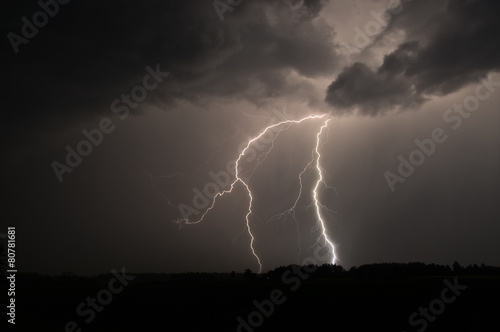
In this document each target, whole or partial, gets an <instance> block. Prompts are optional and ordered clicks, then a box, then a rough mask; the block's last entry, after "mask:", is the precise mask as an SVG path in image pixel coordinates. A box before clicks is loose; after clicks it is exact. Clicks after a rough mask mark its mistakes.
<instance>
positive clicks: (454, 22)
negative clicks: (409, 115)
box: [326, 0, 500, 114]
mask: <svg viewBox="0 0 500 332" xmlns="http://www.w3.org/2000/svg"><path fill="white" fill-rule="evenodd" d="M424 3H425V2H424ZM418 6H419V2H412V3H411V4H410V5H409V6H408V8H406V9H405V11H403V12H402V13H400V14H399V15H400V16H395V19H394V20H393V21H392V22H391V25H390V27H389V28H388V29H387V31H386V33H390V32H391V31H394V30H397V29H403V30H405V31H407V35H408V38H416V39H415V40H414V39H412V40H407V42H405V43H404V44H402V45H400V46H399V47H398V48H397V49H396V50H395V51H394V52H392V53H391V54H389V55H387V56H386V57H385V59H384V62H383V64H382V65H381V66H380V67H379V68H378V69H377V70H376V71H375V70H371V69H369V68H367V67H366V66H364V65H362V64H353V65H352V66H351V67H350V68H346V69H344V71H343V72H342V73H341V74H340V75H339V76H338V77H337V79H336V80H335V81H334V82H332V84H331V85H330V86H329V87H328V90H327V96H326V101H327V102H328V103H330V104H331V105H332V106H335V107H342V108H347V109H351V110H352V109H354V108H356V107H358V108H359V109H360V111H361V113H363V114H376V113H379V112H381V111H382V112H383V111H386V110H389V109H392V108H407V107H413V106H415V105H418V104H420V103H422V102H423V101H424V100H425V99H426V98H427V97H430V96H433V95H447V94H450V93H452V92H455V91H457V90H459V89H460V88H462V87H464V86H466V85H467V84H469V83H471V82H474V81H476V80H477V77H478V76H482V75H485V74H487V73H488V72H494V71H498V70H499V69H500V58H499V57H498V54H500V42H499V39H498V36H499V34H500V21H499V20H498V13H499V12H500V3H498V2H497V1H493V0H473V1H471V0H450V1H449V2H448V6H447V8H446V12H437V13H433V14H430V13H428V12H419V11H417V10H414V9H416V7H418ZM422 6H424V5H422ZM417 14H420V15H422V16H423V15H426V16H427V20H428V21H429V22H431V23H430V24H429V25H428V26H424V27H423V26H422V21H425V19H424V18H425V17H422V20H420V21H418V20H416V19H415V18H413V19H411V20H410V19H406V18H407V16H411V15H417ZM429 17H430V18H429ZM417 22H418V29H417V26H415V25H416V24H417ZM416 30H420V32H419V33H416V32H415V31H416ZM422 30H423V31H425V33H424V34H422ZM408 38H407V39H408Z"/></svg>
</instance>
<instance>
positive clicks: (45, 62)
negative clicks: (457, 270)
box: [0, 0, 500, 275]
mask: <svg viewBox="0 0 500 332" xmlns="http://www.w3.org/2000/svg"><path fill="white" fill-rule="evenodd" d="M228 2H229V3H232V5H231V6H229V5H227V4H226V2H225V1H220V2H214V1H212V0H203V1H200V0H184V1H140V2H138V1H70V2H69V1H62V0H61V1H60V3H58V4H57V3H56V2H54V1H52V2H51V1H47V3H50V4H52V5H50V6H49V5H47V6H48V7H47V6H46V8H45V12H47V13H48V14H41V13H43V10H44V9H43V8H42V7H41V6H40V5H39V4H37V2H36V1H24V0H23V1H5V2H4V8H3V9H2V11H1V15H2V18H1V20H0V21H1V28H2V34H3V36H4V37H3V41H2V44H1V61H0V67H1V73H2V79H3V81H4V84H2V86H3V88H2V109H3V117H2V118H3V120H2V122H1V123H2V124H1V126H2V128H1V133H2V140H1V148H2V159H3V160H2V162H1V165H2V167H1V170H2V173H1V187H2V199H1V200H2V203H3V204H2V209H1V219H0V220H1V221H0V226H1V228H0V233H6V232H7V231H6V230H7V227H8V226H16V230H17V232H16V233H17V264H18V266H19V270H20V271H29V272H38V273H44V274H60V273H62V272H63V271H71V272H73V273H76V274H83V275H93V274H97V273H106V272H109V271H111V269H120V268H121V267H126V269H127V271H132V272H135V273H140V272H167V273H169V272H187V271H200V272H229V271H231V270H235V271H243V270H244V269H246V268H251V269H252V270H253V271H256V270H258V265H257V263H256V260H255V257H254V256H253V255H252V253H251V251H250V249H249V243H250V236H249V233H248V231H247V229H246V225H245V215H246V213H247V209H248V197H247V196H246V191H245V189H244V187H242V186H241V185H237V186H236V187H235V189H234V190H233V192H232V194H231V195H225V196H223V198H221V199H219V200H217V204H216V206H215V208H214V209H213V210H211V211H210V212H209V213H208V214H207V215H206V217H205V219H204V220H203V222H201V223H199V224H196V225H185V226H184V227H182V228H179V224H178V223H175V222H173V221H174V220H177V219H179V218H182V217H183V216H182V214H181V211H180V209H179V206H180V205H181V206H189V207H191V208H192V207H193V198H194V197H195V194H196V192H197V190H200V191H201V192H203V190H204V188H205V186H206V185H207V184H208V183H211V182H213V181H214V180H213V174H221V173H226V174H228V173H227V167H228V165H230V164H231V162H234V161H235V159H236V158H237V157H238V154H239V153H240V152H241V150H242V147H244V146H245V144H246V143H247V142H248V140H249V139H252V138H253V137H255V136H257V135H258V134H259V133H260V132H261V131H262V130H263V129H264V128H265V127H266V126H268V125H270V124H272V123H276V122H277V121H283V119H284V118H286V119H293V120H298V119H301V118H303V117H305V116H311V115H324V117H323V118H322V119H327V118H331V120H330V122H329V123H328V127H327V128H326V129H325V131H324V132H323V134H324V135H322V139H323V140H322V144H321V145H320V152H321V166H322V169H323V174H324V180H325V183H326V184H327V185H328V186H322V187H321V188H320V190H319V198H320V200H321V203H322V204H324V205H325V207H327V208H328V209H329V211H330V213H326V210H324V212H325V213H324V214H323V216H324V220H325V226H326V228H327V231H328V235H329V237H330V239H331V240H332V242H333V243H334V244H335V251H336V255H337V258H338V259H339V260H340V261H339V262H340V264H341V265H342V266H344V267H345V268H349V267H352V266H358V265H361V264H367V263H381V262H414V261H420V262H425V263H437V264H445V265H446V264H449V265H451V264H452V263H453V262H454V261H458V262H460V264H462V265H468V264H481V263H485V264H487V265H497V266H498V265H500V256H499V253H500V241H498V235H499V234H500V223H499V221H500V218H499V217H500V208H499V202H500V197H499V196H500V185H499V184H500V179H499V165H500V155H499V145H500V133H499V124H500V113H499V109H498V108H499V106H498V105H499V104H500V75H499V71H500V42H499V40H500V39H499V37H498V36H500V20H499V19H498V17H499V14H500V3H499V2H498V1H495V0H448V1H435V0H413V1H402V2H401V3H399V2H398V1H394V0H391V1H385V0H384V1H383V0H380V1H376V0H373V1H368V0H354V1H347V0H345V1H344V0H331V1H324V0H288V1H274V0H267V1H264V0H242V1H240V0H233V1H228ZM54 4H57V6H56V5H54ZM214 4H215V5H214ZM33 22H35V23H36V24H38V27H37V26H36V25H34V24H33ZM322 119H312V120H308V121H304V122H302V123H300V124H297V125H293V126H289V128H288V129H287V130H283V131H281V132H280V133H279V135H278V136H277V138H276V140H275V141H274V144H272V150H271V151H270V153H269V154H267V155H266V156H267V158H263V157H262V156H263V155H262V156H261V159H257V157H256V158H255V159H253V161H251V162H250V163H248V164H247V166H248V167H251V165H252V162H253V165H254V164H255V162H256V161H257V160H258V161H259V162H260V161H261V162H260V163H259V165H258V168H255V171H254V172H252V174H251V177H250V179H249V181H248V183H249V186H250V188H251V189H252V193H253V213H252V215H251V216H250V225H251V229H252V232H253V235H254V236H255V241H254V248H255V250H256V252H257V253H258V255H259V256H260V259H261V261H262V264H263V271H267V270H269V269H272V268H275V267H277V266H280V265H287V264H293V263H300V262H302V261H303V260H304V259H305V258H307V257H311V256H312V255H313V248H314V244H315V241H316V239H317V237H318V233H317V229H316V230H315V229H314V226H315V223H316V218H315V215H314V213H313V210H314V209H313V207H312V206H311V190H312V188H313V186H314V183H315V181H316V175H315V173H314V172H313V171H312V170H310V171H308V172H307V173H306V174H305V175H304V191H305V193H304V196H303V197H302V198H301V200H300V201H299V203H298V205H297V209H296V214H295V216H296V220H297V223H295V222H294V221H293V220H292V219H291V218H288V219H286V220H284V219H282V220H277V221H273V220H271V221H270V220H269V219H270V218H271V217H272V216H273V215H276V214H277V213H280V212H282V211H284V210H286V209H288V208H289V207H290V206H291V205H292V204H293V202H294V200H295V198H296V197H297V194H298V191H299V177H298V175H299V173H300V172H301V171H302V170H303V169H304V167H305V166H306V165H307V163H308V162H309V161H310V160H311V158H312V151H313V149H314V147H315V144H316V141H315V140H316V134H317V133H318V130H319V129H320V127H321V126H322V124H323V123H324V121H323V120H322ZM88 137H90V138H88ZM92 140H93V141H94V143H92ZM82 142H83V143H82ZM89 142H90V143H89ZM257 143H258V142H257ZM259 146H260V147H261V148H262V150H258V149H257V148H256V147H254V150H253V151H260V152H259V153H262V154H265V152H266V151H268V150H269V148H271V144H270V143H263V142H260V145H259ZM78 150H80V151H82V152H83V153H80V154H86V155H85V156H80V157H78V156H75V153H78ZM68 151H73V152H68ZM68 154H70V155H72V156H70V157H68ZM246 157H248V158H249V159H251V158H250V155H247V156H246ZM412 162H413V164H412ZM70 164H71V165H70ZM249 169H250V168H247V171H248V170H249ZM210 174H212V176H211V175H210ZM233 180H234V176H233V177H232V179H231V181H233ZM203 212H204V210H203V209H200V211H199V213H200V214H198V215H197V216H196V215H194V214H193V215H191V216H190V219H192V220H195V219H196V217H199V216H200V215H201V214H202V213H203Z"/></svg>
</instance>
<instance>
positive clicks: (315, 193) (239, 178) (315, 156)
mask: <svg viewBox="0 0 500 332" xmlns="http://www.w3.org/2000/svg"><path fill="white" fill-rule="evenodd" d="M324 117H325V114H323V115H310V116H307V117H304V118H302V119H299V120H284V121H281V122H278V123H275V124H272V125H270V126H268V127H266V128H264V130H263V131H262V132H260V134H258V135H257V136H255V137H254V138H252V139H251V140H249V141H248V142H247V144H246V146H245V148H244V149H243V150H242V151H241V152H240V154H239V155H238V158H237V159H236V165H235V166H236V172H235V173H236V174H235V180H234V181H233V182H232V183H231V185H230V187H229V189H227V190H223V191H221V192H218V193H217V194H216V195H215V196H214V197H213V198H212V203H211V205H210V206H209V207H208V208H207V209H206V210H205V212H204V213H203V214H202V215H201V216H200V217H199V218H198V219H197V220H194V221H191V220H189V219H186V218H183V219H177V220H175V221H174V222H176V223H178V224H179V225H181V226H182V225H192V224H197V223H200V222H201V221H203V219H204V218H205V216H206V215H207V214H208V213H209V212H210V211H211V210H212V209H213V208H214V207H215V204H216V202H217V199H218V198H219V197H222V196H224V195H225V194H229V193H231V192H232V191H233V189H234V188H235V186H236V185H237V184H238V183H240V184H241V185H243V187H244V188H245V189H246V191H247V193H248V198H249V202H248V210H247V213H246V215H245V221H246V228H247V231H248V234H249V235H250V250H251V252H252V254H253V256H254V257H255V258H256V260H257V263H258V265H259V273H261V272H262V262H261V260H260V257H259V255H258V254H257V252H256V251H255V248H254V242H255V237H254V235H253V233H252V229H251V227H250V216H251V214H252V212H253V211H252V207H253V205H252V204H253V199H254V198H253V195H252V190H251V189H250V186H249V184H248V180H245V179H244V178H243V177H242V175H241V174H240V161H241V160H242V158H243V157H244V156H245V154H246V153H247V151H248V150H249V149H250V146H251V145H252V144H254V143H256V142H257V141H258V140H259V139H261V138H262V137H263V136H264V135H266V133H268V132H269V131H270V130H272V129H275V128H277V127H279V126H282V125H293V124H299V123H302V122H304V121H307V120H312V119H323V118H324ZM329 121H330V119H327V120H325V122H324V123H323V125H322V126H321V128H320V129H319V131H318V132H317V134H316V146H315V148H314V150H313V152H312V155H313V158H312V160H311V161H310V162H309V163H308V164H307V166H306V167H305V168H304V169H303V171H302V172H301V173H300V175H299V182H300V191H299V195H298V197H297V199H296V200H295V202H294V204H293V206H292V207H291V208H290V209H288V210H287V211H285V212H283V213H281V214H279V215H277V216H275V217H273V218H271V220H276V219H280V218H282V217H284V216H286V215H288V214H290V215H292V217H293V218H294V219H295V208H296V206H297V203H298V201H299V200H300V198H301V196H302V189H303V185H302V177H303V175H304V173H305V172H306V171H307V170H308V169H309V168H311V166H312V165H313V164H314V161H316V164H315V169H316V174H317V176H318V180H317V182H316V185H315V187H314V189H313V191H312V198H313V200H314V206H315V211H316V217H317V226H318V227H319V228H320V229H321V235H320V237H319V238H318V241H317V244H318V245H321V246H322V247H325V246H326V247H327V249H328V253H329V254H330V255H331V256H332V264H334V263H335V260H336V256H335V247H334V245H333V243H332V241H331V240H330V239H329V237H328V234H327V230H326V227H325V222H324V220H323V217H322V215H321V209H326V207H325V206H323V205H322V204H321V203H320V202H319V198H318V190H319V187H320V185H321V184H322V183H323V184H325V182H324V180H323V170H322V168H321V164H320V158H321V154H320V152H319V149H320V142H321V135H322V133H323V131H324V129H325V128H326V127H327V126H328V122H329ZM283 130H285V129H279V130H278V132H277V134H276V135H275V136H274V138H273V140H272V145H271V148H270V149H269V150H268V151H267V152H266V153H265V154H264V157H263V158H260V157H259V159H258V162H257V165H256V166H255V167H254V168H253V169H252V170H255V169H256V168H257V167H258V166H259V164H260V163H261V162H262V161H263V160H264V159H265V158H266V157H267V155H268V154H269V153H270V151H271V149H272V148H273V146H274V141H275V140H276V137H277V136H278V134H279V133H280V132H281V131H283ZM325 186H326V184H325ZM327 187H328V186H327ZM327 211H328V210H327ZM295 221H296V220H295ZM320 242H322V243H320ZM299 245H300V241H299Z"/></svg>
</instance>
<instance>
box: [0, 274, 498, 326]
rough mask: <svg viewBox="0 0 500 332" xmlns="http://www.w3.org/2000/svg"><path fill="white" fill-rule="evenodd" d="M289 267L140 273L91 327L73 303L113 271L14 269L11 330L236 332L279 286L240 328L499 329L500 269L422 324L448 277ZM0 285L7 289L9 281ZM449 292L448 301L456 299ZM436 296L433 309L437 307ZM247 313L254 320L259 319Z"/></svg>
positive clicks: (462, 278) (472, 278)
mask: <svg viewBox="0 0 500 332" xmlns="http://www.w3.org/2000/svg"><path fill="white" fill-rule="evenodd" d="M284 271H285V272H284ZM286 271H287V270H286V269H282V270H279V271H275V272H276V273H275V274H274V275H264V276H260V277H257V276H255V275H249V274H247V275H243V274H236V275H233V276H231V275H230V274H183V275H166V274H138V275H135V279H134V280H132V281H130V283H129V284H128V285H127V286H126V287H124V288H123V290H122V291H121V292H119V293H117V294H115V295H113V297H112V299H111V301H110V303H109V304H107V305H105V306H103V309H102V312H97V313H96V315H95V319H93V320H91V321H89V323H86V322H85V321H84V320H85V319H88V318H89V317H90V315H89V314H88V313H87V314H85V315H83V314H80V315H79V314H77V312H76V309H77V307H78V306H79V304H80V303H82V302H84V301H86V299H87V297H96V296H97V294H98V293H99V291H101V290H102V289H109V281H110V280H111V279H113V278H114V276H113V275H112V274H106V275H100V276H98V277H93V278H82V277H76V276H59V277H44V276H38V275H34V274H18V275H17V282H16V288H17V293H16V303H17V308H16V326H15V328H14V329H12V328H9V329H8V330H15V331H61V332H63V331H66V329H65V326H66V324H67V322H69V321H74V322H76V323H77V324H78V326H79V327H80V328H81V331H237V328H238V324H239V323H238V321H237V317H239V316H240V317H242V318H243V319H244V320H245V321H247V319H248V317H249V314H250V313H252V312H253V311H255V310H257V309H256V307H255V306H254V304H253V302H254V301H255V300H256V301H258V302H259V303H262V302H263V301H264V303H268V302H267V301H266V300H269V299H270V294H271V292H272V291H273V290H279V291H281V292H283V295H284V297H286V299H285V300H284V302H283V303H281V304H275V305H274V310H273V313H272V314H271V315H269V317H264V316H261V317H262V318H263V322H262V323H261V325H260V326H257V327H251V326H250V325H249V326H248V327H247V328H240V331H245V332H248V331H252V330H253V331H286V330H293V331H297V330H300V331H317V330H324V331H326V330H328V331H408V332H410V331H417V330H418V329H420V331H424V330H425V331H471V332H472V331H498V326H499V324H498V318H497V317H498V315H499V309H500V276H499V275H496V276H495V275H470V274H469V275H467V274H462V275H458V277H457V283H458V284H460V285H465V286H467V289H465V290H460V291H459V292H460V295H459V296H456V298H455V300H454V301H453V302H452V303H449V304H444V311H443V313H442V314H439V315H437V316H435V318H434V315H432V313H429V314H430V315H432V316H431V317H430V318H431V319H430V320H433V321H432V322H429V320H427V326H426V327H425V326H424V323H423V320H424V318H422V317H421V316H419V317H417V318H416V321H418V319H421V320H420V321H419V322H418V323H414V326H412V325H410V323H409V317H410V315H411V314H412V313H414V312H417V311H418V310H419V308H420V307H429V305H430V303H431V301H433V300H435V299H440V298H441V293H442V291H443V289H444V288H447V286H446V284H445V283H444V280H449V281H450V282H451V284H453V283H454V279H455V277H456V275H454V274H453V273H451V274H450V275H443V276H412V277H410V276H397V277H394V278H391V277H388V276H384V277H382V276H380V275H375V276H374V275H369V276H366V275H364V276H358V277H345V276H346V275H347V274H340V275H335V276H330V277H328V278H324V276H321V275H320V276H317V275H313V274H308V273H304V272H303V274H302V275H303V276H305V277H307V279H306V280H301V281H300V284H299V283H298V280H299V278H298V277H297V274H296V273H294V272H286ZM290 271H291V270H290ZM278 272H279V273H278ZM296 272H297V271H296ZM283 273H287V274H286V276H285V281H286V282H284V280H283V279H282V278H280V277H282V276H283ZM127 274H128V273H127ZM132 275H133V274H132ZM273 276H274V278H273ZM2 283H3V284H2V289H3V290H5V289H6V288H5V287H6V284H5V278H2ZM118 285H119V284H118V283H117V284H115V287H118ZM3 290H2V292H3ZM279 291H277V292H279ZM447 292H448V293H446V294H445V295H446V296H447V297H448V298H450V297H452V296H453V293H452V292H451V291H447ZM280 300H282V301H283V296H281V297H280ZM437 302H439V301H434V304H433V305H435V306H436V308H437V309H435V310H440V307H439V303H437ZM441 303H443V302H441ZM85 308H87V309H88V308H89V307H87V306H85ZM4 315H5V314H4ZM4 315H3V316H4ZM253 317H254V319H259V315H255V314H254V315H253ZM3 319H5V317H4V318H3ZM9 325H10V324H9ZM254 325H257V323H254ZM10 327H12V326H10ZM424 327H425V328H424ZM68 331H71V329H68ZM75 331H79V330H78V329H75Z"/></svg>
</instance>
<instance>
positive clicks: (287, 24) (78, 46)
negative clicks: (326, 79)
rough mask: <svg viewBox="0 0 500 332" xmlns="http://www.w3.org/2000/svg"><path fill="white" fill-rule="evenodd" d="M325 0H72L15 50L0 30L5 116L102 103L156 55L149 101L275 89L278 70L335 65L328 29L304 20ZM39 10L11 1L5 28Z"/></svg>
mask: <svg viewBox="0 0 500 332" xmlns="http://www.w3.org/2000/svg"><path fill="white" fill-rule="evenodd" d="M323 4H324V1H294V3H293V5H289V4H287V3H285V2H283V1H252V2H249V1H246V2H243V3H241V4H240V5H238V6H237V7H235V8H234V10H233V11H232V12H229V11H228V12H226V13H224V18H225V19H224V21H220V20H219V17H218V15H217V13H216V11H215V9H214V7H213V4H212V2H211V1H204V2H201V1H194V0H192V1H162V2H158V1H144V2H141V5H140V6H139V5H138V4H137V3H135V2H132V1H120V2H117V1H108V2H105V3H103V2H97V1H86V2H83V3H75V2H71V3H69V4H67V5H64V6H60V8H59V13H58V14H57V15H56V16H55V17H54V18H52V19H51V20H50V22H49V24H48V25H47V26H45V27H43V28H40V31H39V33H38V34H37V36H35V37H34V38H33V39H32V40H30V42H29V43H28V44H27V45H24V44H21V45H20V46H19V49H20V52H19V54H17V55H16V54H14V51H13V49H12V47H11V45H10V43H9V41H8V40H7V38H5V39H4V44H3V46H2V47H3V51H2V53H3V54H4V56H5V57H6V60H7V61H3V63H2V65H1V67H2V73H3V75H4V76H5V77H7V79H8V83H9V84H8V86H7V90H6V91H5V95H6V98H7V100H6V102H7V103H8V104H9V107H10V109H9V112H7V113H8V114H7V116H8V118H9V119H10V120H11V121H23V122H30V121H33V122H35V121H39V120H41V119H44V118H47V117H53V118H57V117H60V116H81V115H95V114H99V113H101V114H102V113H104V112H109V105H110V103H111V102H112V101H113V100H114V99H115V98H117V97H119V96H120V94H121V93H124V92H125V93H126V92H128V91H130V89H131V88H132V87H133V86H135V85H136V84H137V83H138V82H140V80H141V79H142V77H143V76H144V75H145V70H144V68H145V67H146V66H147V65H149V66H152V67H154V66H155V65H156V64H160V67H161V69H162V70H163V71H168V72H170V73H171V76H170V77H169V79H168V80H167V82H165V84H162V86H161V89H159V90H158V91H155V92H152V96H151V97H148V102H153V103H169V102H172V100H174V99H175V98H189V99H195V98H196V97H197V96H199V95H203V94H205V95H222V96H228V95H236V94H240V95H242V94H246V91H248V89H249V87H250V85H255V84H260V85H262V87H261V88H260V89H259V91H262V92H261V95H266V94H269V93H279V91H280V89H282V88H283V87H284V86H285V85H286V84H287V82H286V79H279V77H283V76H284V73H283V71H290V70H295V71H297V72H298V73H300V74H301V75H305V76H308V77H311V76H318V75H326V74H328V73H330V74H331V73H332V71H333V69H334V68H335V63H336V61H335V59H336V55H335V52H334V51H333V49H332V47H331V37H332V36H331V33H332V31H331V30H328V29H327V28H326V27H322V26H316V25H314V24H313V23H312V20H314V18H315V17H316V16H317V14H318V13H319V11H320V10H321V8H322V5H323ZM39 10H40V8H39V7H37V6H29V7H23V6H22V4H19V5H18V6H17V8H13V10H12V11H9V13H8V14H4V16H6V15H8V16H9V18H8V19H7V18H6V19H5V20H2V21H3V22H4V23H3V24H2V31H3V32H4V35H6V34H7V33H8V32H10V31H12V32H14V33H17V34H20V31H21V26H22V23H21V21H20V19H21V17H22V16H26V17H28V18H30V19H31V17H32V15H33V14H34V13H35V12H36V11H39ZM13 17H15V18H17V19H13ZM311 50H314V52H312V51H311ZM276 77H278V79H277V78H276ZM254 93H255V89H254ZM250 95H251V94H250ZM27 96H29V97H27Z"/></svg>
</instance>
